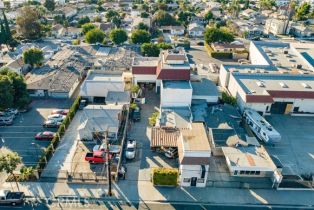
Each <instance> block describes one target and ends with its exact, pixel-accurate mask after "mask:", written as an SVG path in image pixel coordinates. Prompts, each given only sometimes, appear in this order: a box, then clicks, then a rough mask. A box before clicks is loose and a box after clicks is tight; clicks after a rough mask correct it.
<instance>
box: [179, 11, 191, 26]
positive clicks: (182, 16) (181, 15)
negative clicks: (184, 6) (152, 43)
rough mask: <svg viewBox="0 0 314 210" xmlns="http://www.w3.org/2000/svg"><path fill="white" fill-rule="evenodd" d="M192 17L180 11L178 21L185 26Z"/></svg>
mask: <svg viewBox="0 0 314 210" xmlns="http://www.w3.org/2000/svg"><path fill="white" fill-rule="evenodd" d="M191 17H192V13H190V12H185V11H180V12H179V13H178V21H180V22H181V23H183V24H188V22H189V20H190V18H191Z"/></svg>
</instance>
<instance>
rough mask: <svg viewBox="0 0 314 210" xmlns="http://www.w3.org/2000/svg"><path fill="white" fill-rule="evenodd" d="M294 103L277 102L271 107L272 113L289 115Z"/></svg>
mask: <svg viewBox="0 0 314 210" xmlns="http://www.w3.org/2000/svg"><path fill="white" fill-rule="evenodd" d="M292 104H293V103H292V102H275V103H273V104H272V105H271V108H270V113H272V114H288V113H290V111H291V109H292Z"/></svg>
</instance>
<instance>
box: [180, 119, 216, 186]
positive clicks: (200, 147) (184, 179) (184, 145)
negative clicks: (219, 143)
mask: <svg viewBox="0 0 314 210" xmlns="http://www.w3.org/2000/svg"><path fill="white" fill-rule="evenodd" d="M178 153H179V164H180V167H179V170H180V185H181V186H184V187H189V186H196V187H205V186H206V181H207V177H208V170H209V164H210V157H211V148H210V145H209V142H208V138H207V133H206V130H205V127H204V125H203V123H192V128H191V129H183V130H181V136H180V138H179V139H178Z"/></svg>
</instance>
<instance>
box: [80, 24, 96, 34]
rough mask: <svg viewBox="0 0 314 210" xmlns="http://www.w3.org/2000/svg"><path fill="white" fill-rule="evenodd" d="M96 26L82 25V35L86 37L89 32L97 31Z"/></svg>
mask: <svg viewBox="0 0 314 210" xmlns="http://www.w3.org/2000/svg"><path fill="white" fill-rule="evenodd" d="M95 28H96V26H95V25H94V24H92V23H85V24H84V25H82V33H83V34H84V35H85V34H86V33H87V32H89V31H90V30H93V29H95Z"/></svg>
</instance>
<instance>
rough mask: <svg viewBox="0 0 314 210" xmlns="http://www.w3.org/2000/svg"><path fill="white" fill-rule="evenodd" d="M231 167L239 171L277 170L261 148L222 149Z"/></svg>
mask: <svg viewBox="0 0 314 210" xmlns="http://www.w3.org/2000/svg"><path fill="white" fill-rule="evenodd" d="M222 151H223V154H224V156H225V157H226V158H228V160H229V161H230V166H231V167H239V170H246V169H247V170H258V171H274V170H276V169H277V167H276V166H275V164H274V163H273V161H272V159H271V158H270V156H269V155H268V153H267V151H266V150H265V148H264V147H263V146H260V147H256V146H247V147H245V146H240V147H222Z"/></svg>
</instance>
